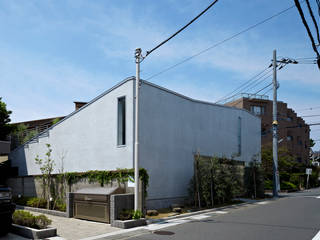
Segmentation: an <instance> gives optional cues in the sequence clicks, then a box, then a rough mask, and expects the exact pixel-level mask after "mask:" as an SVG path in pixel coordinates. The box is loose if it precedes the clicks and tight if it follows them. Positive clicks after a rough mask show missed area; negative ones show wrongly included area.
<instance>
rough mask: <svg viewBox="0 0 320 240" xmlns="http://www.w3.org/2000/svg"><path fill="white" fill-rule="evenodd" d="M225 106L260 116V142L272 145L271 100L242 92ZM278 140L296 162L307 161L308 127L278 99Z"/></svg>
mask: <svg viewBox="0 0 320 240" xmlns="http://www.w3.org/2000/svg"><path fill="white" fill-rule="evenodd" d="M226 105H227V106H232V107H237V108H242V109H246V110H248V111H250V112H251V113H253V114H255V115H256V116H259V117H260V118H261V144H262V146H267V145H270V146H271V145H272V121H273V115H272V101H271V100H268V97H267V96H265V95H251V94H242V95H241V97H239V98H238V99H236V100H233V101H231V102H228V103H226ZM277 108H278V109H277V110H278V114H277V116H278V124H279V125H278V142H279V147H285V148H287V149H288V150H289V152H290V153H291V154H293V155H294V156H295V157H296V159H297V161H298V162H304V163H307V162H308V160H309V152H310V128H309V125H308V124H306V123H305V121H304V120H303V119H302V118H301V117H298V116H297V113H296V112H295V111H294V110H293V109H291V108H288V106H287V103H284V102H281V101H278V103H277Z"/></svg>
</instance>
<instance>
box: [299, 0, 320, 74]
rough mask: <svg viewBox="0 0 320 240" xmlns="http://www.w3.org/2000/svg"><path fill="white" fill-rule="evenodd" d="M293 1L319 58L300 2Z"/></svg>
mask: <svg viewBox="0 0 320 240" xmlns="http://www.w3.org/2000/svg"><path fill="white" fill-rule="evenodd" d="M294 3H295V5H296V7H297V9H298V12H299V14H300V17H301V20H302V23H303V25H304V27H305V28H306V30H307V33H308V36H309V38H310V41H311V44H312V48H313V51H314V52H315V53H316V54H317V58H318V59H320V54H319V52H318V49H317V47H316V44H315V42H314V39H313V36H312V34H311V31H310V28H309V26H308V23H307V21H306V19H305V17H304V14H303V11H302V8H301V5H300V2H299V0H294ZM319 68H320V66H319Z"/></svg>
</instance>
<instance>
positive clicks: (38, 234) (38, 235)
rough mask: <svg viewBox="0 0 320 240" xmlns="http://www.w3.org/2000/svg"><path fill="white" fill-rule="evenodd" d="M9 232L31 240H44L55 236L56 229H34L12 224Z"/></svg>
mask: <svg viewBox="0 0 320 240" xmlns="http://www.w3.org/2000/svg"><path fill="white" fill-rule="evenodd" d="M11 232H12V233H15V234H18V235H20V236H23V237H26V238H31V239H44V238H49V237H55V236H57V229H56V228H47V229H34V228H29V227H25V226H20V225H17V224H12V226H11Z"/></svg>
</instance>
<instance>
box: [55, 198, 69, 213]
mask: <svg viewBox="0 0 320 240" xmlns="http://www.w3.org/2000/svg"><path fill="white" fill-rule="evenodd" d="M66 209H67V205H66V203H65V202H64V201H63V200H62V199H57V200H56V202H55V206H54V210H58V211H62V212H65V211H66Z"/></svg>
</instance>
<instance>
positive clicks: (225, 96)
mask: <svg viewBox="0 0 320 240" xmlns="http://www.w3.org/2000/svg"><path fill="white" fill-rule="evenodd" d="M268 68H269V67H267V68H265V69H263V70H262V71H261V72H259V73H258V74H255V75H254V76H253V77H251V78H250V79H249V80H247V81H246V82H244V83H243V84H241V85H240V86H239V87H237V88H236V89H234V90H233V91H232V92H230V93H228V94H226V95H224V96H223V97H222V98H221V99H219V100H218V101H216V102H215V103H218V102H220V101H221V100H224V99H225V98H227V97H228V96H230V95H231V94H233V93H234V92H235V91H237V90H238V89H240V88H242V87H243V86H245V85H247V84H248V83H249V82H251V81H253V80H254V79H255V78H256V77H258V76H259V75H260V74H262V73H264V72H265V71H266V70H267V69H268Z"/></svg>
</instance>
